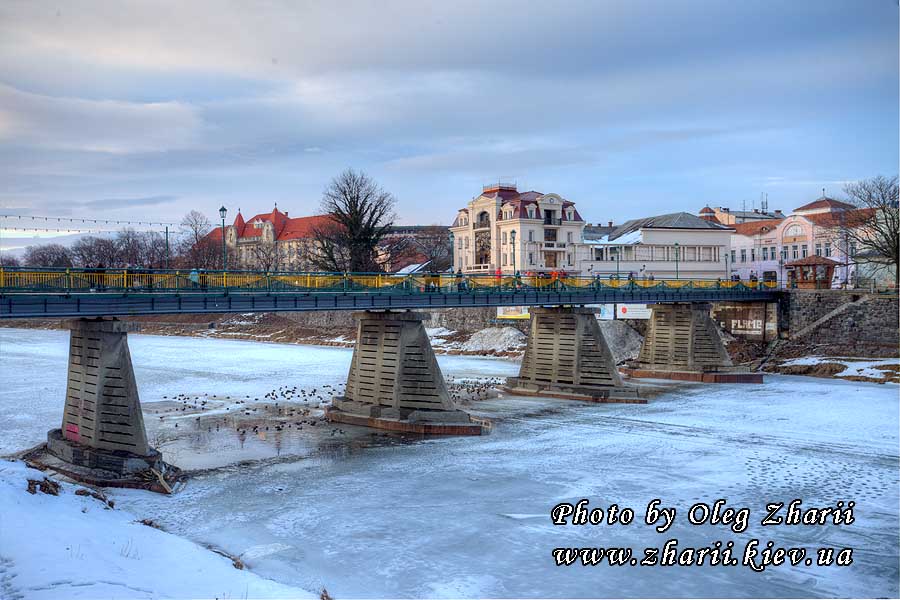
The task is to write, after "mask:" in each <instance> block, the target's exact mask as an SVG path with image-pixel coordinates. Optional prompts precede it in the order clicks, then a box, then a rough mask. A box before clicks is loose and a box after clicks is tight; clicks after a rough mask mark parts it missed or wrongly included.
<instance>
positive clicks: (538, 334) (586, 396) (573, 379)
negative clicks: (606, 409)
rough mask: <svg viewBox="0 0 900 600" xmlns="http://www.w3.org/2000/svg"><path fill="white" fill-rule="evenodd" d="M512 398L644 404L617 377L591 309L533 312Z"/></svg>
mask: <svg viewBox="0 0 900 600" xmlns="http://www.w3.org/2000/svg"><path fill="white" fill-rule="evenodd" d="M506 390H507V391H508V392H510V393H512V394H524V395H540V396H554V397H560V398H570V399H575V400H587V401H591V402H620V403H641V404H643V403H646V402H647V400H646V399H643V398H641V397H640V394H639V392H638V389H637V388H636V387H634V386H630V385H625V384H623V383H622V380H621V378H620V377H619V372H618V370H617V368H616V363H615V361H614V360H613V356H612V352H610V350H609V346H607V344H606V340H605V339H604V337H603V333H602V332H601V331H600V325H599V324H598V323H597V318H596V317H595V316H594V311H593V310H592V309H589V308H533V309H531V324H530V329H529V332H528V345H527V346H526V348H525V356H524V357H523V358H522V367H521V368H520V370H519V376H518V377H510V378H509V379H508V380H507V382H506Z"/></svg>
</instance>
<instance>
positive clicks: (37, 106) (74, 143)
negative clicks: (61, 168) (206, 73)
mask: <svg viewBox="0 0 900 600" xmlns="http://www.w3.org/2000/svg"><path fill="white" fill-rule="evenodd" d="M200 126H201V120H200V118H199V117H198V115H197V112H196V110H195V109H194V108H192V107H190V106H188V105H185V104H183V103H178V102H153V103H134V102H122V101H116V100H84V99H80V98H69V97H52V96H43V95H39V94H32V93H28V92H23V91H20V90H17V89H16V88H14V87H12V86H10V85H3V84H0V127H2V129H0V143H2V142H7V143H15V144H17V145H34V146H41V147H45V148H50V149H62V150H80V151H86V152H108V153H112V154H125V153H129V152H141V151H164V150H171V149H177V148H183V147H186V146H189V145H191V144H193V143H194V142H195V141H196V139H197V135H198V130H199V129H200Z"/></svg>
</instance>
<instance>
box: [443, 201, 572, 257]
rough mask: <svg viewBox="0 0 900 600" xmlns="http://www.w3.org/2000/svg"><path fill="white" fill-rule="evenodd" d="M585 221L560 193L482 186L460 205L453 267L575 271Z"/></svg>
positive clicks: (453, 229) (453, 227) (454, 239)
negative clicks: (576, 254) (475, 195)
mask: <svg viewBox="0 0 900 600" xmlns="http://www.w3.org/2000/svg"><path fill="white" fill-rule="evenodd" d="M584 225H585V223H584V220H582V218H581V215H579V214H578V211H577V210H576V209H575V203H574V202H570V201H569V200H566V199H565V198H562V197H561V196H559V195H558V194H542V193H540V192H534V191H530V192H519V191H518V190H517V189H516V186H515V185H507V184H497V185H490V186H485V187H484V188H483V190H482V192H481V195H479V196H478V197H477V198H475V199H473V200H472V201H471V202H469V204H468V205H467V206H466V208H462V209H460V210H459V213H458V214H457V215H456V220H455V221H454V223H453V226H452V227H450V232H451V233H452V234H453V270H454V271H457V270H462V271H463V272H464V273H496V272H497V270H500V271H501V272H502V273H507V274H513V273H515V272H516V271H519V272H521V273H522V274H525V273H529V272H552V271H566V272H576V271H577V266H576V261H575V246H576V244H578V243H580V242H581V236H582V231H583V230H584Z"/></svg>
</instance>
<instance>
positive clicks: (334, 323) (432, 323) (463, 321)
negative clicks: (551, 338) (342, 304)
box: [281, 308, 528, 333]
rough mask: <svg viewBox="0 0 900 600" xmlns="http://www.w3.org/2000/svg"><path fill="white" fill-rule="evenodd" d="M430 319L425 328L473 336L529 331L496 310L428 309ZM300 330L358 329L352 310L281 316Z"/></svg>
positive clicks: (522, 324)
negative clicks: (484, 331)
mask: <svg viewBox="0 0 900 600" xmlns="http://www.w3.org/2000/svg"><path fill="white" fill-rule="evenodd" d="M423 312H428V313H430V314H431V319H430V320H428V321H425V326H426V327H443V328H445V329H449V330H450V331H458V332H460V333H474V332H476V331H480V330H482V329H485V328H487V327H501V326H505V327H516V328H517V329H520V330H522V331H525V330H526V329H527V323H528V321H527V320H523V321H517V320H514V319H505V320H501V321H498V320H497V309H496V308H452V309H444V310H425V309H423ZM281 314H282V315H283V316H285V317H287V318H288V319H290V320H291V321H293V322H295V323H297V324H298V325H300V326H301V327H305V328H309V329H317V330H329V329H333V330H344V329H352V328H355V327H356V323H355V322H354V320H353V313H352V312H351V311H334V312H324V311H323V312H297V313H281Z"/></svg>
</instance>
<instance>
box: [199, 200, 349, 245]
mask: <svg viewBox="0 0 900 600" xmlns="http://www.w3.org/2000/svg"><path fill="white" fill-rule="evenodd" d="M330 221H331V217H329V216H328V215H314V216H311V217H295V218H293V219H292V218H289V217H288V216H287V213H283V212H281V211H280V210H278V208H277V207H276V208H275V209H273V210H272V212H270V213H261V214H258V215H255V216H254V217H253V218H251V219H249V220H247V221H246V222H245V221H244V217H243V215H242V214H241V211H240V210H238V214H237V216H236V217H235V219H234V223H232V224H231V227H234V229H235V231H236V233H237V237H238V239H248V238H255V237H260V236H262V234H263V228H262V227H256V226H255V224H256V223H259V222H268V223H271V224H272V228H273V230H274V231H273V233H274V236H275V239H276V240H278V241H285V240H297V239H304V238H310V237H313V235H314V233H315V230H316V229H317V228H319V227H322V226H323V225H326V224H327V223H329V222H330ZM206 239H208V240H211V241H220V240H221V239H222V229H221V228H220V227H216V228H215V229H213V230H212V231H210V232H209V233H208V234H207V235H206Z"/></svg>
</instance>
